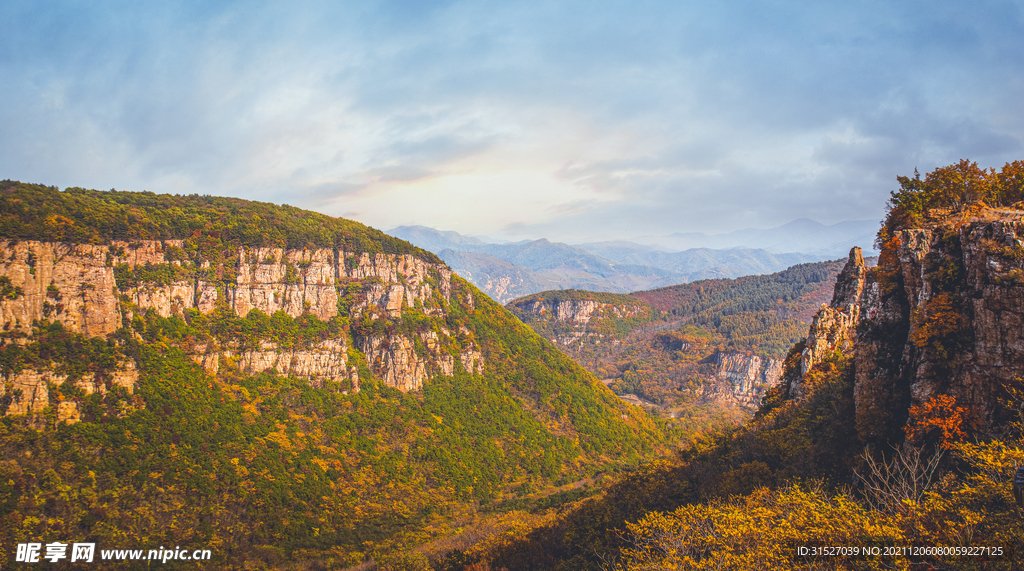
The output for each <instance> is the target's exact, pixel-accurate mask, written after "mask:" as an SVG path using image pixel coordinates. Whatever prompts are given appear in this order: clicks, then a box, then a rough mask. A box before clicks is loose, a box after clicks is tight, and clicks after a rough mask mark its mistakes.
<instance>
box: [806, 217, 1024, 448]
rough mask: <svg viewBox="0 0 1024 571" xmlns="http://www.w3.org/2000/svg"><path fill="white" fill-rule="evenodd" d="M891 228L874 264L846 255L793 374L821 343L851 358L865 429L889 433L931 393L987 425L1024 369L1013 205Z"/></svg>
mask: <svg viewBox="0 0 1024 571" xmlns="http://www.w3.org/2000/svg"><path fill="white" fill-rule="evenodd" d="M973 214H974V216H973V217H971V218H967V217H966V216H965V217H964V219H961V220H950V219H947V220H945V221H942V222H941V223H936V224H933V225H930V226H929V227H926V228H915V229H906V230H901V231H899V233H898V234H897V235H896V239H895V240H894V242H893V244H892V245H891V246H890V250H889V251H888V252H885V253H883V256H882V257H881V260H880V262H879V265H878V267H876V268H873V269H871V270H867V269H866V268H865V267H864V264H863V260H862V259H861V257H860V252H859V249H858V248H854V251H852V252H851V254H850V260H849V262H848V263H847V266H846V269H844V271H843V273H842V274H841V275H840V277H839V279H838V281H837V283H836V290H835V296H834V298H833V301H832V303H831V304H830V305H829V306H823V307H822V309H821V311H820V312H819V313H818V315H817V316H816V317H815V319H814V323H813V324H812V325H811V328H810V331H809V333H808V337H807V341H806V342H805V348H804V350H803V353H802V355H801V363H800V371H799V372H800V374H798V375H795V376H793V377H792V378H789V379H787V380H786V381H787V383H788V388H789V392H790V395H791V397H797V398H799V396H800V395H801V388H800V377H801V376H802V374H804V373H806V372H807V371H808V370H809V369H810V368H811V367H812V366H813V365H814V364H815V363H816V362H818V361H820V360H821V359H822V358H823V357H824V356H825V355H827V354H828V353H830V352H835V351H840V352H843V353H845V354H847V355H849V356H851V357H852V358H853V365H854V374H855V381H854V400H855V404H856V414H857V426H858V430H859V432H860V434H861V437H862V438H863V439H865V440H871V439H877V438H890V437H892V436H893V435H896V434H899V432H900V431H901V429H902V427H903V425H904V424H905V423H906V419H907V414H908V410H909V408H910V407H912V406H915V405H921V404H923V403H925V402H927V401H928V400H929V399H930V398H932V397H933V396H934V395H937V394H943V395H949V396H951V397H953V398H954V399H955V400H956V403H957V405H958V406H963V407H965V408H967V409H968V410H969V411H971V414H972V415H973V416H975V417H976V418H977V419H978V420H979V421H980V423H981V425H982V427H983V428H984V429H986V430H989V431H992V432H998V431H999V430H1001V428H1000V427H1002V426H1004V425H1005V423H1006V422H1007V420H1008V418H1007V416H1006V414H1007V413H1006V411H1004V410H1003V409H1002V408H1001V405H1000V403H999V401H1000V399H1001V398H1003V397H1004V396H1005V395H1006V390H1007V389H1008V388H1009V387H1012V386H1019V385H1020V382H1021V378H1022V377H1024V222H1022V221H1021V218H1022V216H1024V212H1020V211H1012V210H1011V211H998V210H993V209H981V210H980V211H979V210H977V209H976V210H975V211H974V212H973Z"/></svg>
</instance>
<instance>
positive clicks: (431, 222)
mask: <svg viewBox="0 0 1024 571" xmlns="http://www.w3.org/2000/svg"><path fill="white" fill-rule="evenodd" d="M0 14H2V15H3V17H4V21H5V22H7V23H8V26H7V30H6V33H5V35H4V36H3V37H2V38H0V70H2V71H3V75H4V78H5V81H4V82H3V86H2V87H0V89H2V94H3V101H4V105H3V106H0V126H2V129H3V133H4V137H2V138H0V178H9V179H14V180H22V181H24V182H34V183H42V184H52V185H57V186H60V187H62V188H64V187H67V186H83V187H90V188H101V189H105V188H111V187H115V188H118V189H121V190H150V191H153V192H168V193H178V194H190V193H200V194H215V195H227V196H238V197H242V198H249V199H253V200H262V201H270V202H278V203H287V204H292V205H295V206H300V207H303V208H309V209H312V210H317V211H320V212H324V213H326V214H331V215H335V216H344V217H348V218H352V219H355V220H358V221H360V222H363V223H366V224H369V225H371V226H374V227H377V228H381V229H389V228H393V227H396V226H400V225H423V226H429V227H433V228H438V229H442V230H453V231H457V232H460V233H462V234H467V235H485V236H490V237H494V238H499V239H507V240H521V239H531V238H539V237H547V238H549V239H552V240H559V241H566V242H583V241H594V240H603V239H630V238H635V237H638V236H643V235H648V236H649V235H659V234H660V235H665V234H671V233H674V232H704V233H707V234H720V233H727V232H730V231H734V230H739V229H743V228H770V227H775V226H779V225H782V224H785V223H787V222H789V221H791V220H794V219H798V218H809V219H812V220H815V221H818V222H820V223H823V224H826V225H829V224H834V223H837V222H842V221H845V220H864V219H880V218H881V217H882V216H883V215H884V206H885V200H886V198H887V197H888V195H889V191H891V190H894V189H895V188H896V180H895V178H896V176H899V175H910V174H912V173H913V171H914V169H915V168H917V169H918V170H920V172H922V173H925V172H928V171H930V170H932V169H934V168H935V167H937V166H941V165H945V164H950V163H953V162H955V161H957V160H960V159H964V158H967V159H971V160H974V161H977V162H978V163H979V164H980V165H981V166H983V167H996V168H998V167H1000V166H1002V164H1003V163H1005V162H1007V161H1012V160H1016V159H1022V158H1024V114H1022V112H1021V110H1020V101H1022V100H1024V73H1022V72H1024V3H1022V2H1020V1H1005V2H982V3H972V4H969V5H968V4H963V3H953V2H939V3H936V2H928V3H925V2H901V3H891V2H890V3H886V2H863V3H828V4H815V5H811V6H808V5H806V3H796V2H775V3H771V4H767V3H756V2H734V3H691V4H686V3H678V2H674V3H670V2H648V3H641V4H637V3H629V4H627V3H613V2H610V3H599V4H595V3H582V2H564V1H562V2H543V3H541V2H523V3H515V4H510V3H497V4H493V3H485V2H474V1H468V2H439V3H424V2H409V3H406V2H380V3H374V4H372V5H371V4H367V3H351V4H338V3H332V2H307V3H301V4H295V3H287V4H286V3H283V2H274V1H267V2H260V3H251V2H246V3H241V2H216V3H186V2H177V3H158V4H153V5H145V4H143V5H140V4H136V3H116V2H93V3H71V2H55V3H46V4H39V3H35V2H23V1H20V0H18V1H9V2H5V3H4V5H3V6H2V7H0Z"/></svg>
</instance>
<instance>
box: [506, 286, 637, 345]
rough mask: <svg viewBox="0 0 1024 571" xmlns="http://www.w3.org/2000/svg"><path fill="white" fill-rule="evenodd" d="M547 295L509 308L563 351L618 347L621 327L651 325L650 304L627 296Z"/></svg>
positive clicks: (548, 293) (592, 294) (584, 293)
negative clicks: (608, 344) (594, 346)
mask: <svg viewBox="0 0 1024 571" xmlns="http://www.w3.org/2000/svg"><path fill="white" fill-rule="evenodd" d="M559 293H560V294H559ZM546 294H547V295H545V294H538V295H535V296H529V297H525V298H521V299H517V300H515V301H513V302H511V303H509V304H508V307H509V308H510V309H512V311H513V312H514V313H515V314H516V315H517V316H519V318H520V319H523V320H524V322H526V323H528V324H531V325H534V329H537V331H538V332H539V333H541V334H542V335H544V336H545V337H547V338H548V340H550V341H551V342H552V343H554V344H555V345H559V346H562V347H576V348H578V347H580V346H582V345H584V344H601V343H602V342H604V343H613V344H614V343H619V342H620V339H619V338H621V337H622V333H623V332H624V331H623V328H621V327H619V324H622V323H627V322H640V321H649V320H650V319H651V317H652V315H653V312H652V311H651V308H650V307H649V306H648V305H647V304H645V303H643V302H641V301H638V300H636V299H633V298H630V297H629V296H625V295H616V294H598V293H592V292H576V290H569V291H568V292H566V293H561V292H557V293H556V292H546Z"/></svg>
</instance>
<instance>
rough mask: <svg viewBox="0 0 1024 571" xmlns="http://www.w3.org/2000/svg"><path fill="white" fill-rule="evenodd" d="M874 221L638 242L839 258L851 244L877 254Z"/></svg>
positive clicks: (803, 221) (794, 224) (806, 222)
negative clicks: (758, 249) (752, 249)
mask: <svg viewBox="0 0 1024 571" xmlns="http://www.w3.org/2000/svg"><path fill="white" fill-rule="evenodd" d="M878 226H879V223H878V221H877V220H847V221H845V222H839V223H837V224H832V225H830V226H826V225H825V224H821V223H819V222H815V221H814V220H810V219H807V218H799V219H797V220H793V221H791V222H788V223H786V224H783V225H782V226H776V227H775V228H767V229H758V228H745V229H742V230H736V231H733V232H728V233H725V234H711V235H709V234H704V233H701V232H678V233H675V234H669V235H667V236H644V237H642V238H638V239H637V241H638V242H639V243H642V244H645V245H649V246H656V247H659V248H665V249H672V250H685V249H690V248H717V249H721V248H743V247H747V248H750V247H755V246H756V247H757V248H764V249H766V250H768V251H770V252H801V253H805V254H812V255H815V256H821V257H824V258H832V259H834V258H838V257H842V256H844V255H845V254H846V253H847V252H849V250H850V248H852V247H854V246H859V247H861V248H862V249H863V250H864V252H865V254H866V255H873V254H877V252H876V251H875V250H874V247H873V246H872V243H873V241H874V238H875V234H877V233H878Z"/></svg>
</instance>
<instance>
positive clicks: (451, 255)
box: [388, 219, 878, 303]
mask: <svg viewBox="0 0 1024 571" xmlns="http://www.w3.org/2000/svg"><path fill="white" fill-rule="evenodd" d="M877 226H878V223H877V222H869V221H851V222H843V223H840V224H835V225H833V226H825V225H823V224H819V223H817V222H814V221H813V220H807V219H800V220H794V221H793V222H790V223H789V224H785V225H783V226H779V227H777V228H772V229H768V230H755V229H747V230H739V231H736V232H732V233H729V234H719V235H714V236H709V235H706V234H698V233H687V234H672V235H669V236H661V237H647V238H645V239H644V240H645V241H647V242H649V243H648V244H638V243H635V242H625V241H613V242H594V243H588V244H578V245H570V244H564V243H560V242H551V241H549V240H546V239H540V240H524V241H521V242H512V243H495V242H487V241H485V240H482V239H480V238H475V237H472V236H464V235H462V234H459V233H458V232H451V231H440V230H435V229H433V228H427V227H425V226H399V227H397V228H393V229H391V230H389V231H388V233H389V234H391V235H392V236H395V237H397V238H401V239H403V240H407V241H409V242H412V243H413V244H415V245H416V246H419V247H420V248H423V249H425V250H430V251H432V252H435V253H436V254H437V255H438V256H439V257H440V258H441V259H442V260H444V261H445V263H447V264H448V265H449V266H451V268H452V269H453V270H454V271H455V272H456V273H457V274H459V275H460V276H462V277H464V278H465V279H467V280H469V281H470V282H472V283H473V285H475V286H477V287H478V288H480V289H481V290H483V291H484V292H485V293H487V294H488V295H490V296H491V297H492V298H494V299H495V300H497V301H499V302H501V303H506V302H508V301H511V300H513V299H515V298H518V297H522V296H525V295H529V294H532V293H537V292H541V291H546V290H553V289H585V290H589V291H604V292H615V293H626V292H631V291H638V290H645V289H654V288H659V287H665V286H671V285H677V284H681V283H687V282H691V281H695V280H700V279H711V278H737V277H740V276H746V275H761V274H770V273H773V272H778V271H781V270H783V269H785V268H788V267H790V266H793V265H795V264H800V263H806V262H817V261H822V260H829V259H836V258H841V257H843V256H845V255H846V253H847V252H849V249H850V247H851V246H852V245H859V246H861V247H863V248H864V249H865V251H866V252H868V253H870V252H871V250H870V244H871V243H872V242H873V240H874V234H875V232H876V230H877ZM688 244H689V245H688ZM791 246H792V249H788V250H786V251H785V252H783V251H781V250H780V248H789V247H791Z"/></svg>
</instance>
